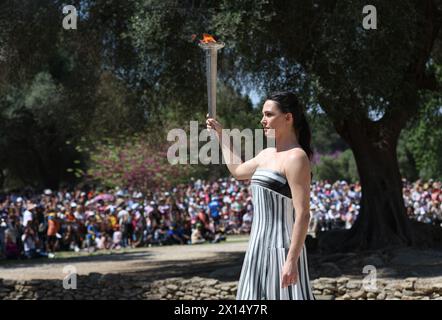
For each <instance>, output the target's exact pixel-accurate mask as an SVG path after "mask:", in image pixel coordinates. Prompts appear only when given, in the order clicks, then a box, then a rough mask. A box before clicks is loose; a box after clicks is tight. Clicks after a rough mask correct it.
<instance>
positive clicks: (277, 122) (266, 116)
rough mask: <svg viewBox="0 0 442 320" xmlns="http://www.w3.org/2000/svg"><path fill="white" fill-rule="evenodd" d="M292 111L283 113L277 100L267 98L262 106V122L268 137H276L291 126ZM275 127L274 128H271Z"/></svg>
mask: <svg viewBox="0 0 442 320" xmlns="http://www.w3.org/2000/svg"><path fill="white" fill-rule="evenodd" d="M290 117H291V113H282V112H281V111H280V110H279V108H278V106H277V105H276V102H274V101H272V100H267V101H266V102H265V103H264V105H263V107H262V119H261V124H262V126H263V127H264V134H265V136H266V137H276V136H278V135H280V134H281V133H282V132H283V131H285V130H287V129H289V128H290V126H291V122H290ZM269 129H274V130H269Z"/></svg>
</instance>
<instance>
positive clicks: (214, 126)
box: [206, 114, 223, 138]
mask: <svg viewBox="0 0 442 320" xmlns="http://www.w3.org/2000/svg"><path fill="white" fill-rule="evenodd" d="M206 117H207V119H206V125H207V130H209V132H210V131H211V130H215V132H216V134H217V136H218V138H221V134H222V130H223V127H222V125H221V123H219V122H218V120H215V119H213V118H209V114H207V116H206Z"/></svg>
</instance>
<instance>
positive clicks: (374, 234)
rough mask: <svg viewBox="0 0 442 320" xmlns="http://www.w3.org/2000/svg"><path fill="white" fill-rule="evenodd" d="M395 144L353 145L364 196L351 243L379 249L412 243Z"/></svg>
mask: <svg viewBox="0 0 442 320" xmlns="http://www.w3.org/2000/svg"><path fill="white" fill-rule="evenodd" d="M396 143H397V141H391V143H389V144H386V145H384V147H382V148H380V147H378V146H377V145H375V144H373V143H364V142H363V141H361V142H360V143H358V144H357V145H355V146H353V153H354V156H355V160H356V164H357V167H358V172H359V177H360V182H361V186H362V198H361V202H360V206H361V208H360V211H359V215H358V218H357V219H356V221H355V223H354V225H353V227H352V228H351V230H350V233H349V237H350V239H349V240H351V241H349V244H350V245H354V244H357V246H358V247H360V248H361V249H378V248H382V247H386V246H392V245H411V244H413V234H412V230H411V225H410V222H409V219H408V217H407V214H406V209H405V205H404V199H403V195H402V179H401V175H400V172H399V167H398V161H397V154H396ZM354 242H356V243H354Z"/></svg>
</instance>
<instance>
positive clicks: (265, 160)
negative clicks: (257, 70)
mask: <svg viewBox="0 0 442 320" xmlns="http://www.w3.org/2000/svg"><path fill="white" fill-rule="evenodd" d="M262 114H263V117H262V120H261V124H262V125H263V127H264V134H265V135H266V136H267V137H272V138H274V139H275V143H276V147H275V148H266V149H264V150H263V151H261V152H260V153H259V154H258V155H257V156H256V157H254V158H252V159H250V160H248V161H246V162H243V163H242V162H241V161H237V159H238V158H239V156H238V155H236V154H234V153H232V151H231V149H230V143H229V141H223V140H222V132H221V130H222V126H221V124H220V123H219V122H218V121H216V120H215V119H212V118H208V119H207V121H206V124H207V128H208V129H209V131H210V130H215V131H216V136H217V138H218V140H220V142H221V149H222V152H223V156H224V158H225V159H236V160H234V161H230V162H229V161H226V163H227V167H228V169H229V171H230V172H231V174H232V175H233V176H234V177H235V178H236V179H238V180H246V179H251V185H250V190H251V192H252V199H253V206H254V215H253V223H252V227H251V233H250V241H249V245H248V249H247V252H246V255H245V258H244V263H243V266H242V270H241V275H240V279H239V284H238V291H237V296H236V298H237V299H238V300H261V299H267V300H279V299H281V300H304V299H306V300H307V299H308V300H310V299H314V296H313V293H312V289H311V287H310V282H309V275H308V266H307V256H306V249H305V245H304V241H305V237H306V235H307V230H308V225H309V221H310V208H309V205H310V182H311V170H310V159H311V157H312V150H311V147H310V138H311V133H310V127H309V125H308V123H307V120H306V118H305V115H304V112H303V110H302V106H301V105H300V104H299V102H298V100H297V98H296V96H295V95H294V94H293V93H290V92H278V93H274V94H272V95H270V96H269V97H268V98H267V99H266V101H265V103H264V105H263V108H262ZM238 163H240V164H238Z"/></svg>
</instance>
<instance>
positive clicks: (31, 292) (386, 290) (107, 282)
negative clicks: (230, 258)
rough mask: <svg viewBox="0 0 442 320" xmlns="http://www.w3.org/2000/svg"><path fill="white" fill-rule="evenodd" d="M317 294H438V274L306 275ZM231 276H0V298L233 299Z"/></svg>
mask: <svg viewBox="0 0 442 320" xmlns="http://www.w3.org/2000/svg"><path fill="white" fill-rule="evenodd" d="M312 286H313V290H314V294H315V296H316V298H317V299H326V300H333V299H336V300H363V299H368V300H385V299H387V300H413V299H423V300H424V299H425V300H429V299H437V300H442V280H441V278H433V279H432V278H425V279H421V278H419V279H418V278H406V279H401V280H392V279H378V281H377V282H376V286H377V287H376V288H375V289H374V288H369V287H367V288H366V287H365V286H363V285H362V281H361V280H358V279H350V278H345V277H339V278H319V279H315V280H313V281H312ZM236 291H237V281H234V282H220V281H219V280H216V279H208V278H201V277H192V278H189V279H184V278H168V279H161V280H155V281H151V279H150V278H149V277H148V276H126V275H125V276H122V275H118V274H105V275H101V274H98V273H91V274H89V275H88V276H78V277H77V289H75V290H74V289H70V290H66V289H64V288H63V282H62V281H61V280H31V281H12V280H1V279H0V299H14V300H16V299H43V300H47V299H51V300H52V299H82V300H93V299H124V300H126V299H146V300H152V299H154V300H157V299H158V300H159V299H175V300H204V299H211V300H212V299H213V300H219V299H223V300H234V299H235V296H236Z"/></svg>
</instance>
